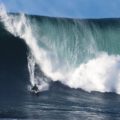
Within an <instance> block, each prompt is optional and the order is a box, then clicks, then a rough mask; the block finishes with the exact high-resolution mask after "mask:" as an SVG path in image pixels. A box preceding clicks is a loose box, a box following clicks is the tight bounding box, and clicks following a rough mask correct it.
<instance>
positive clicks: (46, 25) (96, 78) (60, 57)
mask: <svg viewBox="0 0 120 120" xmlns="http://www.w3.org/2000/svg"><path fill="white" fill-rule="evenodd" d="M49 19H52V18H48V19H45V20H44V19H43V20H40V21H39V22H38V21H37V20H36V19H35V18H34V17H33V18H29V17H28V16H27V15H25V14H23V13H22V14H17V15H12V14H8V13H7V11H6V9H5V7H4V5H0V20H1V21H2V23H3V24H4V26H5V28H6V30H7V31H9V32H10V33H11V34H13V35H14V36H17V37H20V38H22V39H23V40H24V41H25V43H26V44H27V46H28V48H29V54H28V70H29V75H30V82H31V85H32V86H33V85H34V84H37V85H39V89H40V90H41V91H44V90H48V89H49V84H50V82H51V81H52V82H56V81H59V82H61V83H62V84H64V85H66V86H68V87H70V88H74V89H82V90H85V91H88V92H91V91H99V92H115V93H117V94H120V55H119V49H120V48H119V43H114V42H117V41H116V40H111V39H114V33H113V35H112V37H113V38H111V37H110V36H108V38H110V40H108V42H107V43H105V42H106V41H105V40H106V38H105V36H100V37H99V39H100V40H99V41H97V37H96V36H98V32H97V31H99V32H101V29H100V28H99V27H98V26H97V25H95V24H93V23H91V24H90V25H89V23H88V22H87V21H84V20H83V21H79V20H69V19H65V18H61V19H55V20H54V19H53V21H52V20H51V21H50V20H49ZM111 29H112V28H108V29H107V30H108V31H111ZM93 31H94V33H93ZM117 32H118V33H119V29H118V30H117ZM103 33H104V34H106V33H105V32H103ZM115 39H116V38H115ZM100 41H101V43H100V44H99V42H100ZM107 44H108V45H107ZM114 44H117V45H116V47H115V48H112V46H113V45H114ZM102 45H103V48H102V47H101V46H102ZM109 49H110V50H109ZM111 49H112V52H111ZM35 65H37V66H39V69H40V71H42V72H43V74H44V75H45V76H46V77H44V78H42V77H41V76H40V75H39V72H38V71H36V70H35ZM36 72H37V73H36Z"/></svg>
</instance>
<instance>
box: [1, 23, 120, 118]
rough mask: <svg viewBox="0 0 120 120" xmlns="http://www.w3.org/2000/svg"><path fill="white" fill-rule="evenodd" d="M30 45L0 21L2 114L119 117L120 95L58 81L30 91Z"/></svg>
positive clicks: (4, 115)
mask: <svg viewBox="0 0 120 120" xmlns="http://www.w3.org/2000/svg"><path fill="white" fill-rule="evenodd" d="M27 55H28V47H27V46H26V44H25V43H24V42H23V40H21V39H20V38H18V37H14V36H13V35H11V34H10V33H8V32H7V31H5V29H4V27H3V26H2V25H0V118H5V119H10V118H11V119H14V118H19V119H23V118H24V119H40V120H120V95H117V94H115V93H99V92H92V93H87V92H84V91H82V90H80V89H70V88H68V87H66V86H64V85H62V84H61V83H59V82H54V83H52V82H51V83H50V88H49V90H48V91H45V92H41V93H39V94H38V95H35V94H32V93H30V92H29V91H28V89H27V87H28V85H29V84H30V83H29V73H28V68H27Z"/></svg>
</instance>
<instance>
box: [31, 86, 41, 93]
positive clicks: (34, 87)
mask: <svg viewBox="0 0 120 120" xmlns="http://www.w3.org/2000/svg"><path fill="white" fill-rule="evenodd" d="M31 90H32V91H33V92H34V93H37V92H38V91H39V89H38V87H37V85H36V84H35V85H34V86H33V87H32V89H31Z"/></svg>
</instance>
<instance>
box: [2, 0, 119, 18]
mask: <svg viewBox="0 0 120 120" xmlns="http://www.w3.org/2000/svg"><path fill="white" fill-rule="evenodd" d="M0 3H4V4H5V6H6V8H7V10H8V11H10V12H25V13H29V14H37V15H45V16H57V17H71V18H101V17H102V18H104V17H120V0H0Z"/></svg>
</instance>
